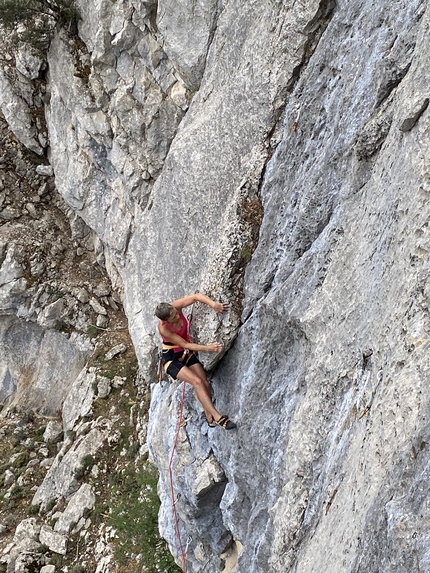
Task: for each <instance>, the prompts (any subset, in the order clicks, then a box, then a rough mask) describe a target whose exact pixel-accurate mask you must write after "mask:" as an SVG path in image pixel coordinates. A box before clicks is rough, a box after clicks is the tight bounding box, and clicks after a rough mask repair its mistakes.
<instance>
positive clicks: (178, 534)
mask: <svg viewBox="0 0 430 573" xmlns="http://www.w3.org/2000/svg"><path fill="white" fill-rule="evenodd" d="M185 386H186V383H185V382H182V396H181V406H180V409H179V419H178V425H177V428H176V434H175V440H174V442H173V448H172V453H171V454H170V460H169V479H170V494H171V498H172V508H173V516H174V518H175V530H176V537H177V539H178V544H179V549H180V551H181V557H182V573H187V548H188V543H187V547H186V548H185V549H184V546H183V545H182V539H181V530H180V528H179V516H178V512H177V510H176V502H177V499H175V489H174V487H173V458H174V456H175V452H176V448H177V445H178V439H179V432H180V430H181V428H182V427H183V425H184V402H185Z"/></svg>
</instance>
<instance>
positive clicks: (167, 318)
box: [155, 293, 236, 430]
mask: <svg viewBox="0 0 430 573" xmlns="http://www.w3.org/2000/svg"><path fill="white" fill-rule="evenodd" d="M195 302H202V303H204V304H207V305H208V306H210V307H212V308H213V309H214V311H215V312H216V313H217V314H220V313H222V312H226V311H227V310H228V308H229V305H228V304H226V303H222V302H214V301H213V300H211V299H210V298H209V297H207V296H205V295H204V294H201V293H197V294H191V295H189V296H185V297H184V298H179V299H178V300H175V301H173V302H172V303H167V302H162V303H160V304H159V305H158V306H157V308H156V309H155V316H157V317H158V318H159V319H160V322H159V323H158V330H159V332H160V334H161V337H162V339H163V353H162V362H163V364H164V369H165V371H166V372H167V374H169V376H171V377H172V378H174V379H179V380H183V381H185V382H188V383H189V384H191V385H192V386H193V387H194V389H195V391H196V395H197V398H198V399H199V401H200V402H201V404H202V406H203V409H204V411H205V414H206V418H207V421H208V424H209V425H210V426H212V427H213V426H221V427H222V428H224V429H226V430H233V429H234V428H236V424H235V423H234V422H232V421H231V420H229V419H228V417H227V416H222V415H221V414H220V413H219V412H218V410H217V409H216V408H215V406H214V405H213V403H212V393H211V387H210V384H209V381H208V379H207V377H206V372H205V370H204V368H203V366H202V365H201V363H200V361H199V359H198V358H197V355H196V354H195V353H196V352H198V351H199V350H200V351H202V352H221V350H222V349H223V345H222V344H219V343H218V342H212V343H211V344H207V345H204V344H194V343H193V342H191V338H190V332H189V326H190V324H189V321H188V319H187V318H186V317H185V316H184V315H183V314H182V309H183V308H185V307H187V306H190V305H192V304H193V303H195Z"/></svg>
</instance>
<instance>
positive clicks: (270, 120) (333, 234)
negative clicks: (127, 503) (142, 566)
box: [2, 0, 430, 573]
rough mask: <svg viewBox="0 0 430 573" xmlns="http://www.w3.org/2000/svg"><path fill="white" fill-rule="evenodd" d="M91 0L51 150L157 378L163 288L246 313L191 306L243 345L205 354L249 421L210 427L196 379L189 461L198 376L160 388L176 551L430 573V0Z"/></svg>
mask: <svg viewBox="0 0 430 573" xmlns="http://www.w3.org/2000/svg"><path fill="white" fill-rule="evenodd" d="M80 8H81V12H82V16H83V20H82V22H81V23H80V28H79V34H80V38H79V39H76V38H75V39H71V38H69V37H68V36H67V35H66V34H65V33H59V34H58V35H57V37H56V38H55V39H54V42H53V44H52V49H51V52H50V55H49V75H48V92H49V105H47V109H46V115H47V124H48V128H49V138H50V146H51V148H50V159H51V163H52V166H53V168H54V172H55V178H56V185H57V187H58V189H59V191H60V192H61V194H62V195H63V197H64V199H65V200H66V202H67V203H68V205H69V206H70V207H71V209H73V210H74V211H75V212H76V214H77V215H78V216H79V217H80V218H81V219H82V220H83V221H85V223H86V224H87V225H88V227H90V228H91V229H92V230H93V232H94V233H95V234H96V235H97V237H98V240H99V243H98V247H99V248H98V260H99V261H100V262H103V264H105V266H106V269H107V271H108V272H109V274H110V276H111V279H112V281H113V283H114V284H115V286H117V287H118V288H120V289H121V290H122V291H123V296H124V305H125V310H126V313H127V315H128V319H129V326H130V330H131V334H132V337H133V341H134V345H135V348H136V352H137V355H138V357H139V360H140V366H141V371H142V375H143V377H145V378H146V380H147V381H149V380H154V379H155V373H154V361H155V360H154V359H155V351H156V343H157V337H156V335H155V321H154V318H153V308H154V306H155V303H156V302H158V301H160V300H172V299H174V298H176V297H178V296H182V295H184V294H188V293H191V292H195V291H196V290H200V291H203V292H206V293H207V294H209V295H211V296H212V297H213V298H217V299H221V300H224V299H229V300H230V301H231V303H232V310H231V311H230V313H229V314H228V315H227V316H225V317H223V318H220V319H218V318H216V317H214V316H213V315H209V314H207V312H206V309H202V308H196V309H195V310H194V328H195V331H196V336H197V337H198V339H199V340H201V341H202V342H210V341H212V340H213V339H215V338H217V339H220V340H223V342H224V343H225V345H226V351H228V352H226V354H225V355H224V357H223V359H222V361H220V362H219V363H218V365H217V366H216V365H215V363H214V362H209V361H208V362H206V364H207V365H208V366H211V367H213V371H212V373H211V374H212V380H213V387H214V391H215V396H216V404H217V408H218V409H219V410H220V411H222V412H223V413H224V412H225V413H227V414H229V415H230V416H231V417H232V418H233V419H234V420H235V421H236V422H237V424H238V430H237V431H235V432H224V431H223V430H221V429H219V428H215V429H211V428H208V427H207V425H206V424H205V423H204V421H203V416H202V412H201V408H200V406H199V404H198V402H196V400H195V398H194V394H193V392H192V390H191V389H190V388H188V389H187V391H186V393H185V395H184V402H183V407H184V418H185V419H186V424H185V425H184V426H183V427H181V428H180V429H179V433H178V442H177V447H176V453H175V454H174V455H173V454H172V450H173V447H174V443H175V441H176V433H177V422H178V417H179V415H180V411H181V407H182V387H181V386H178V385H177V384H171V385H169V384H168V383H166V382H165V383H162V384H160V385H158V386H156V387H154V389H153V397H152V406H151V420H150V424H149V428H148V443H149V448H150V452H151V455H152V457H153V459H154V460H155V462H156V464H157V466H158V468H159V470H160V476H161V477H160V497H161V499H162V509H161V514H160V528H161V531H162V533H163V535H164V536H165V537H166V539H167V540H168V541H169V544H170V547H171V550H172V552H173V553H174V555H175V556H176V558H177V560H178V562H180V561H181V559H182V556H183V555H182V552H183V551H184V552H185V553H186V554H187V563H188V568H189V570H190V571H192V572H196V573H197V572H207V571H222V569H223V567H224V565H223V560H225V561H226V564H227V563H228V567H233V569H235V570H236V571H238V572H241V573H245V572H246V573H260V572H263V571H264V572H269V571H270V572H273V573H275V572H278V571H279V572H284V571H295V572H296V573H311V572H312V573H315V572H319V571H325V570H327V571H332V570H334V568H335V569H336V572H337V573H343V572H345V573H346V572H348V573H350V572H357V573H358V572H359V571H364V570H366V571H367V570H368V571H376V570H378V571H384V572H387V573H388V572H393V573H403V572H405V573H406V572H410V571H413V570H417V571H426V570H428V569H429V568H430V554H429V550H428V547H429V543H428V542H429V533H428V532H429V529H430V527H429V526H430V515H429V509H428V503H427V498H426V487H425V484H426V483H427V482H428V479H429V477H430V476H429V468H428V444H429V439H430V437H429V429H428V424H427V422H426V420H427V417H428V389H427V385H426V380H427V378H428V359H427V350H428V345H429V339H428V333H429V321H428V306H429V287H428V277H429V262H428V253H429V249H430V246H429V237H428V232H429V228H428V218H429V193H430V175H429V168H428V162H427V157H428V155H429V151H430V150H429V141H430V140H429V110H428V98H429V94H428V85H429V79H430V77H429V76H430V64H429V62H428V57H427V54H428V53H429V48H430V46H429V17H430V16H429V14H428V11H427V2H423V1H422V0H410V1H409V2H408V3H405V2H402V1H400V0H399V1H391V2H388V1H387V0H381V1H379V2H375V1H372V0H352V1H348V2H346V1H343V0H338V1H337V2H335V1H331V0H326V1H324V0H321V1H316V0H315V1H314V0H311V1H309V2H306V3H301V2H299V3H298V2H292V1H291V2H276V1H270V0H267V1H264V2H261V1H258V2H257V1H253V0H250V1H249V2H246V3H244V2H239V1H236V0H227V1H226V2H223V3H221V2H212V1H207V2H200V3H195V2H182V3H180V4H177V3H173V4H171V3H169V2H167V1H165V0H163V1H161V0H160V1H159V2H155V1H145V2H135V1H133V0H129V1H127V0H122V1H117V2H114V3H112V2H108V1H103V0H97V1H96V0H91V1H90V2H85V3H84V2H80ZM24 143H25V141H24ZM8 252H9V251H8ZM4 256H5V257H6V247H5V248H4ZM2 257H3V255H2ZM10 257H12V254H11V255H10ZM5 268H6V267H5ZM7 269H8V270H9V271H10V272H12V271H13V272H14V273H15V274H13V273H12V274H13V276H12V275H11V276H9V277H8V282H7V283H6V284H12V283H13V281H19V280H20V279H21V278H22V277H21V274H20V272H19V269H18V270H17V269H15V268H12V266H11V265H10V264H8V265H7ZM15 271H16V272H15ZM14 284H15V283H14ZM19 286H20V285H19V284H18V286H17V289H18V291H19V288H18V287H19ZM23 288H24V287H23ZM18 291H17V292H15V291H14V292H13V293H12V294H10V293H9V291H8V292H7V293H6V295H5V297H6V298H7V300H9V299H11V298H13V297H15V296H16V297H18V296H19V295H20V292H18ZM12 295H13V296H12ZM13 300H15V298H14V299H13ZM54 310H55V309H54ZM48 318H49V317H48ZM215 366H216V367H215ZM170 467H172V468H173V474H172V478H173V487H174V494H173V495H174V497H175V500H174V506H175V508H176V511H177V513H178V519H179V535H178V530H177V529H176V528H175V519H174V513H173V510H174V508H173V503H172V501H173V500H172V493H171V489H170V486H171V484H170V479H169V470H170ZM181 545H182V548H181ZM232 562H233V564H232ZM333 564H335V565H333ZM226 570H227V565H226Z"/></svg>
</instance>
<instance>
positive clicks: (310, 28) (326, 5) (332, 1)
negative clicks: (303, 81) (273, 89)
mask: <svg viewBox="0 0 430 573" xmlns="http://www.w3.org/2000/svg"><path fill="white" fill-rule="evenodd" d="M336 6H337V4H336V0H324V1H322V2H321V4H320V6H319V8H318V12H317V13H316V14H315V16H314V18H313V19H312V20H311V21H310V22H309V24H307V26H306V27H305V33H308V39H307V41H306V43H305V45H304V49H303V57H302V61H301V62H300V63H299V64H298V65H297V66H296V67H295V68H294V70H293V73H292V76H291V79H290V81H289V82H288V84H287V87H286V91H287V93H292V92H293V90H294V88H295V86H296V84H297V82H298V80H299V79H300V76H301V75H302V73H303V70H304V69H306V66H307V65H308V63H309V61H310V59H311V57H312V55H313V53H314V52H315V50H316V48H317V46H318V43H319V41H320V39H321V37H322V35H323V34H324V32H325V30H326V28H327V26H328V25H329V23H330V21H331V19H332V17H333V13H334V10H335V8H336Z"/></svg>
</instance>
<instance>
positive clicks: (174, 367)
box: [162, 350, 201, 380]
mask: <svg viewBox="0 0 430 573" xmlns="http://www.w3.org/2000/svg"><path fill="white" fill-rule="evenodd" d="M162 361H163V365H164V370H165V371H166V372H167V374H168V375H169V376H171V377H172V378H174V379H175V380H176V378H177V377H178V374H179V371H180V370H181V368H182V367H183V366H192V365H193V364H201V362H200V360H199V359H198V358H197V354H195V353H194V352H193V351H192V350H189V351H188V352H185V351H184V350H180V351H179V352H174V350H163V355H162Z"/></svg>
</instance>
